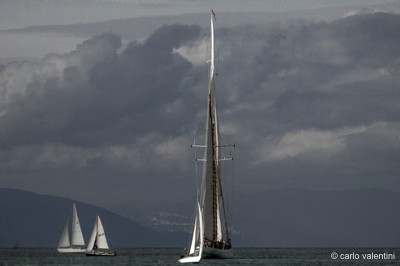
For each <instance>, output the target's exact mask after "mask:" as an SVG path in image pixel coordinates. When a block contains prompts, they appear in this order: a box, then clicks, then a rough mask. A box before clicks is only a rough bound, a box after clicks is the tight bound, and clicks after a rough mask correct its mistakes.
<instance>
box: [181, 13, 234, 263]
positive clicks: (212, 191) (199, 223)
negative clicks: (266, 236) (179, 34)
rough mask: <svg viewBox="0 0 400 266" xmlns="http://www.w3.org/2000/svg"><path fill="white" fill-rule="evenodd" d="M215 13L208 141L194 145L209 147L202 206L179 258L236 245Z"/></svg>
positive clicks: (217, 254) (194, 258)
mask: <svg viewBox="0 0 400 266" xmlns="http://www.w3.org/2000/svg"><path fill="white" fill-rule="evenodd" d="M214 21H215V13H214V11H212V10H211V29H210V31H211V34H210V35H211V60H210V74H209V85H208V106H207V126H206V127H207V129H206V140H205V141H206V145H192V147H195V148H196V147H197V148H205V152H204V155H205V158H204V159H198V161H204V162H205V163H204V169H203V177H202V184H201V189H200V192H198V199H197V201H198V207H196V209H198V210H197V211H196V220H195V225H194V230H193V237H192V242H191V247H190V249H189V253H188V254H185V255H183V256H182V257H181V259H180V260H179V262H181V263H188V262H199V261H200V260H201V259H209V258H216V259H225V258H232V257H233V252H232V245H231V239H230V237H229V232H228V225H227V219H226V213H225V206H224V198H223V193H222V175H221V167H222V165H221V163H222V161H225V160H232V159H233V158H222V156H221V155H222V148H224V147H229V146H233V147H234V145H221V144H220V134H219V123H218V114H217V106H216V78H217V75H218V74H217V71H216V65H215V42H214Z"/></svg>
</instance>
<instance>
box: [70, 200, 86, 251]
mask: <svg viewBox="0 0 400 266" xmlns="http://www.w3.org/2000/svg"><path fill="white" fill-rule="evenodd" d="M71 240H72V246H84V245H85V240H84V239H83V234H82V229H81V225H80V223H79V218H78V212H77V211H76V206H75V203H74V204H73V207H72V236H71Z"/></svg>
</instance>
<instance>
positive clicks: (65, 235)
mask: <svg viewBox="0 0 400 266" xmlns="http://www.w3.org/2000/svg"><path fill="white" fill-rule="evenodd" d="M70 245H71V244H70V242H69V231H68V221H67V223H66V224H65V227H64V230H63V232H62V234H61V238H60V241H59V242H58V247H59V248H66V247H69V246H70Z"/></svg>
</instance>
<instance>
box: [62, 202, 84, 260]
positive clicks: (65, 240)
mask: <svg viewBox="0 0 400 266" xmlns="http://www.w3.org/2000/svg"><path fill="white" fill-rule="evenodd" d="M68 227H69V223H68V220H67V223H66V224H65V227H64V231H63V232H62V234H61V238H60V241H59V242H58V246H57V251H58V252H59V253H85V251H86V248H85V240H84V239H83V235H82V229H81V225H80V223H79V218H78V212H77V211H76V206H75V203H74V204H73V205H72V235H71V242H70V239H69V230H68Z"/></svg>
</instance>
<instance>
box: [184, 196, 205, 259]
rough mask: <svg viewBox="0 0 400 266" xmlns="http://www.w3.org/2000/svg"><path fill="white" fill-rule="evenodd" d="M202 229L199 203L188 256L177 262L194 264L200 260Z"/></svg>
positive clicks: (202, 241)
mask: <svg viewBox="0 0 400 266" xmlns="http://www.w3.org/2000/svg"><path fill="white" fill-rule="evenodd" d="M203 228H204V225H203V215H202V214H201V207H200V204H199V202H197V208H196V219H195V226H194V231H193V237H192V244H191V246H190V251H189V254H188V255H186V256H184V257H183V258H181V259H180V260H179V262H180V263H196V262H199V261H200V260H201V256H202V254H203V247H204V238H203V234H204V230H203Z"/></svg>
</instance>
